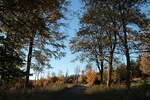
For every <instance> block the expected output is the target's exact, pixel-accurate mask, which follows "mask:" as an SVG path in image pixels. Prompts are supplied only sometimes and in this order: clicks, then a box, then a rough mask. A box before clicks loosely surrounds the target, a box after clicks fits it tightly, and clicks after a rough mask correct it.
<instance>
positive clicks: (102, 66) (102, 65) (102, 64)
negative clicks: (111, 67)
mask: <svg viewBox="0 0 150 100" xmlns="http://www.w3.org/2000/svg"><path fill="white" fill-rule="evenodd" d="M103 69H104V62H103V61H101V70H100V72H101V82H102V83H103V72H104V71H103Z"/></svg>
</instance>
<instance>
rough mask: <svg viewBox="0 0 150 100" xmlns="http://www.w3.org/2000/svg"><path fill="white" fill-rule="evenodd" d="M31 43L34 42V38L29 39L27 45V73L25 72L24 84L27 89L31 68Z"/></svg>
mask: <svg viewBox="0 0 150 100" xmlns="http://www.w3.org/2000/svg"><path fill="white" fill-rule="evenodd" d="M33 42H34V37H31V38H30V43H29V51H28V58H27V71H26V83H25V86H26V87H28V84H29V76H30V67H31V60H32V50H33Z"/></svg>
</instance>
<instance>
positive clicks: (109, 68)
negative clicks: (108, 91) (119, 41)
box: [107, 52, 113, 87]
mask: <svg viewBox="0 0 150 100" xmlns="http://www.w3.org/2000/svg"><path fill="white" fill-rule="evenodd" d="M112 62H113V53H112V52H110V58H109V67H108V77H107V78H108V79H107V87H110V86H111V81H112V66H113V65H112Z"/></svg>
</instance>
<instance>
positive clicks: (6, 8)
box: [0, 0, 67, 86]
mask: <svg viewBox="0 0 150 100" xmlns="http://www.w3.org/2000/svg"><path fill="white" fill-rule="evenodd" d="M0 3H1V5H2V7H1V9H2V11H3V12H2V16H1V18H0V21H1V23H2V24H1V31H2V32H3V33H4V34H5V33H9V34H15V35H16V36H18V35H19V37H18V38H19V39H20V41H23V44H22V46H26V47H28V51H27V52H28V54H27V74H26V86H27V84H28V82H29V75H30V67H31V64H32V63H31V62H32V59H34V60H37V62H39V63H40V65H41V66H49V65H50V64H49V61H50V58H52V57H55V58H60V57H61V56H64V53H63V52H62V51H61V50H62V48H64V47H65V46H64V44H63V42H62V40H64V38H65V37H66V36H64V35H63V34H62V33H60V32H59V31H58V30H59V28H58V27H59V26H61V25H62V23H60V21H59V19H61V18H64V15H63V13H64V10H66V9H65V8H66V4H67V2H66V0H44V1H43V0H32V1H22V0H17V1H15V0H14V1H10V0H7V1H5V0H2V1H1V2H0ZM9 16H11V17H9ZM20 41H19V42H20Z"/></svg>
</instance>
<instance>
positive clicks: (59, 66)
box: [30, 0, 86, 79]
mask: <svg viewBox="0 0 150 100" xmlns="http://www.w3.org/2000/svg"><path fill="white" fill-rule="evenodd" d="M70 2H71V4H70V5H69V6H68V11H67V14H66V15H67V20H66V21H65V24H66V27H63V28H62V29H61V31H62V32H64V33H65V34H67V35H68V36H69V37H68V38H67V40H66V41H65V44H66V47H67V48H66V49H65V50H64V51H65V52H66V56H65V57H63V58H61V59H60V60H58V59H52V60H51V62H50V64H51V66H52V67H53V68H52V69H49V70H45V71H44V72H43V73H41V77H47V76H48V75H52V73H53V72H55V74H56V75H59V74H60V72H62V74H63V75H65V74H66V72H67V73H68V75H71V74H74V73H75V68H76V67H80V69H81V70H83V69H84V68H85V65H86V64H85V63H81V62H80V61H75V62H72V60H73V59H74V58H75V56H76V55H75V54H72V53H71V51H70V50H69V40H70V39H71V38H72V37H73V36H75V34H76V32H77V31H78V29H79V26H80V22H79V18H78V16H77V13H78V12H80V10H81V9H80V8H81V7H82V5H81V3H80V0H70ZM31 73H32V72H31ZM34 77H35V76H34V75H33V76H31V77H30V79H33V78H34Z"/></svg>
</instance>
